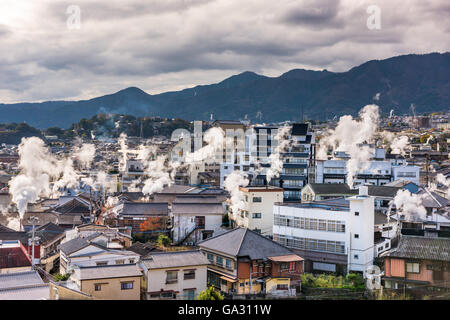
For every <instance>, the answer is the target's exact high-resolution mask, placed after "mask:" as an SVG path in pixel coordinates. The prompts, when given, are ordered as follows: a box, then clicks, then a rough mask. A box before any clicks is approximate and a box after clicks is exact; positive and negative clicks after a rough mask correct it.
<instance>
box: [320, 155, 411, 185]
mask: <svg viewBox="0 0 450 320" xmlns="http://www.w3.org/2000/svg"><path fill="white" fill-rule="evenodd" d="M375 150H376V152H375V156H374V158H373V160H370V161H367V162H366V163H363V164H362V166H361V167H362V169H361V170H359V171H358V172H357V175H356V177H354V185H355V186H358V185H361V184H372V185H375V186H382V185H385V184H387V183H389V182H391V181H395V180H408V181H411V182H414V183H416V184H419V171H420V168H419V167H416V166H408V165H406V162H405V160H404V159H389V160H386V159H385V158H379V157H385V155H384V152H381V151H380V150H383V149H375ZM383 151H384V150H383ZM380 159H382V160H380ZM347 161H348V158H347V157H345V154H343V153H342V152H341V153H336V154H335V159H331V160H316V183H346V182H347Z"/></svg>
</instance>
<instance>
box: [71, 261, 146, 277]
mask: <svg viewBox="0 0 450 320" xmlns="http://www.w3.org/2000/svg"><path fill="white" fill-rule="evenodd" d="M79 270H80V271H79V277H80V280H93V279H108V278H125V277H139V276H142V272H141V270H140V268H139V267H138V266H137V265H136V264H116V265H108V266H92V267H79ZM75 274H77V272H75Z"/></svg>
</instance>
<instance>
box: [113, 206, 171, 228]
mask: <svg viewBox="0 0 450 320" xmlns="http://www.w3.org/2000/svg"><path fill="white" fill-rule="evenodd" d="M106 214H107V216H108V218H105V224H107V225H110V226H112V227H121V228H122V227H131V232H132V233H133V234H134V233H139V232H141V231H142V230H141V224H142V223H144V222H145V221H146V220H148V219H150V220H152V221H153V222H154V223H155V228H156V230H158V231H159V232H168V227H169V204H168V203H167V202H150V203H147V202H124V203H119V204H118V205H117V206H115V207H113V208H111V209H110V210H109V211H107V213H106Z"/></svg>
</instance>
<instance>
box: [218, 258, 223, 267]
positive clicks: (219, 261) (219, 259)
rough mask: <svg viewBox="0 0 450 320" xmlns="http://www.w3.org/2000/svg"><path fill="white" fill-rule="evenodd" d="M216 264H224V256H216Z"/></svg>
mask: <svg viewBox="0 0 450 320" xmlns="http://www.w3.org/2000/svg"><path fill="white" fill-rule="evenodd" d="M216 264H217V265H218V266H223V258H222V257H219V256H216Z"/></svg>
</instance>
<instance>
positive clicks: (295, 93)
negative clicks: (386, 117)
mask: <svg viewBox="0 0 450 320" xmlns="http://www.w3.org/2000/svg"><path fill="white" fill-rule="evenodd" d="M377 93H379V100H374V97H375V95H376V94H377ZM369 103H376V104H378V105H379V106H380V107H381V110H382V112H383V113H385V114H388V113H389V111H390V110H391V109H394V111H395V114H406V113H409V112H410V111H409V110H410V106H411V104H414V106H415V109H416V112H417V113H423V112H431V111H446V110H448V109H450V53H448V52H447V53H443V54H439V53H430V54H425V55H413V54H411V55H404V56H398V57H393V58H389V59H385V60H372V61H368V62H366V63H364V64H362V65H360V66H358V67H354V68H352V69H350V70H349V71H347V72H341V73H335V72H329V71H326V70H323V71H311V70H303V69H295V70H291V71H289V72H286V73H284V74H282V75H281V76H279V77H266V76H262V75H258V74H256V73H253V72H244V73H241V74H238V75H235V76H232V77H230V78H228V79H225V80H223V81H222V82H219V83H216V84H211V85H201V86H196V87H194V88H189V89H185V90H182V91H176V92H166V93H162V94H157V95H150V94H147V93H145V92H144V91H142V90H140V89H139V88H135V87H131V88H127V89H124V90H121V91H119V92H116V93H114V94H110V95H105V96H102V97H98V98H94V99H90V100H82V101H49V102H42V103H17V104H0V112H1V113H0V114H1V122H23V121H26V122H27V123H28V124H30V125H32V126H35V127H38V128H47V127H54V126H59V127H63V128H68V127H69V126H70V125H71V124H72V123H75V122H78V121H79V120H80V119H82V118H90V117H92V116H93V115H95V114H98V113H120V114H131V115H134V116H160V117H170V118H182V119H187V120H194V119H197V120H206V119H209V117H210V114H211V113H213V115H214V118H215V119H243V118H244V116H245V115H247V116H248V119H250V120H255V119H256V115H257V113H258V112H261V113H262V121H265V122H270V121H282V120H293V121H295V120H300V118H301V115H302V113H303V114H304V116H305V117H308V118H309V119H311V118H312V119H318V120H325V119H327V118H328V119H330V118H332V117H333V116H335V115H337V116H340V115H343V114H353V115H354V114H356V113H357V112H358V110H359V109H360V108H361V107H363V106H364V105H366V104H369Z"/></svg>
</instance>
